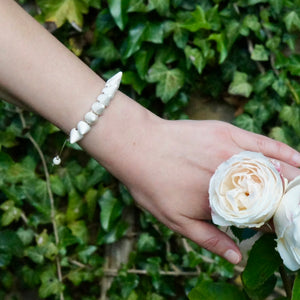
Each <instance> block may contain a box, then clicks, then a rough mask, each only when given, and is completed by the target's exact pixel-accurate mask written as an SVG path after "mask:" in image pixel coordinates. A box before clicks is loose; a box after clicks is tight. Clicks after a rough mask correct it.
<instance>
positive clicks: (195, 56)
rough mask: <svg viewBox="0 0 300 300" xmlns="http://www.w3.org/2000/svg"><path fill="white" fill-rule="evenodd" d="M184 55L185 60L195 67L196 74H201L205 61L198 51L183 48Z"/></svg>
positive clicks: (187, 47)
mask: <svg viewBox="0 0 300 300" xmlns="http://www.w3.org/2000/svg"><path fill="white" fill-rule="evenodd" d="M184 53H185V56H186V58H187V59H188V60H189V61H190V62H191V63H192V64H193V65H194V66H195V67H196V69H197V71H198V73H199V74H201V73H202V70H203V68H204V67H205V59H204V58H203V55H202V53H201V52H200V51H199V50H198V49H196V48H192V47H190V46H186V47H185V48H184Z"/></svg>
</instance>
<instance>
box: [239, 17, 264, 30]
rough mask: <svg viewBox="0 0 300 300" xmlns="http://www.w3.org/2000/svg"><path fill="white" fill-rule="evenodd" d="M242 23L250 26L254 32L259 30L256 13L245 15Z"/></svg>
mask: <svg viewBox="0 0 300 300" xmlns="http://www.w3.org/2000/svg"><path fill="white" fill-rule="evenodd" d="M243 25H244V26H246V27H248V28H250V29H251V30H253V31H254V32H257V31H259V30H260V27H261V26H260V23H259V20H258V17H257V16H256V15H247V16H246V17H245V19H244V21H243Z"/></svg>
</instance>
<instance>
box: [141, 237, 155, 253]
mask: <svg viewBox="0 0 300 300" xmlns="http://www.w3.org/2000/svg"><path fill="white" fill-rule="evenodd" d="M137 247H138V251H139V252H151V251H155V250H156V248H157V246H156V242H155V239H154V237H153V236H151V235H150V234H149V233H142V234H141V235H140V237H139V240H138V242H137Z"/></svg>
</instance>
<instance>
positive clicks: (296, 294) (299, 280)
mask: <svg viewBox="0 0 300 300" xmlns="http://www.w3.org/2000/svg"><path fill="white" fill-rule="evenodd" d="M298 299H300V274H299V273H298V274H297V276H296V279H295V281H294V286H293V291H292V300H298Z"/></svg>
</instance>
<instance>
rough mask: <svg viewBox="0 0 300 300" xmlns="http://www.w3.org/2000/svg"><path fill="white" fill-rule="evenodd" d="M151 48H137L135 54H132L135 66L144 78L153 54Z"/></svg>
mask: <svg viewBox="0 0 300 300" xmlns="http://www.w3.org/2000/svg"><path fill="white" fill-rule="evenodd" d="M153 53H154V51H153V49H152V48H150V49H147V50H139V51H138V52H137V53H136V55H135V56H134V58H135V66H136V69H137V71H138V74H139V76H140V77H141V78H142V79H144V78H145V76H146V74H147V72H148V69H149V63H150V60H151V58H152V56H153Z"/></svg>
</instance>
